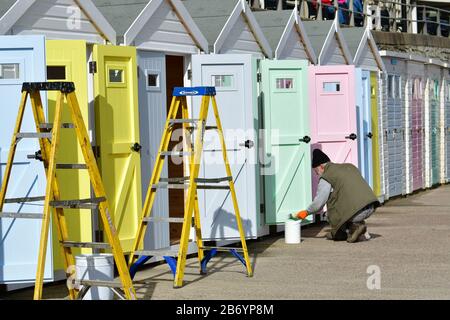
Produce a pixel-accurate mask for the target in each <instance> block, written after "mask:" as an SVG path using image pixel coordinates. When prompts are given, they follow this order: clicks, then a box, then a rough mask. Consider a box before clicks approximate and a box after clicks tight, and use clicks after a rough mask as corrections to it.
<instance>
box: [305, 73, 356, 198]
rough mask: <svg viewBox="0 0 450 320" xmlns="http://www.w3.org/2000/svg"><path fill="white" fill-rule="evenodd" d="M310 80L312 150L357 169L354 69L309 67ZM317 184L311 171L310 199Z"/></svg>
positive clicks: (314, 192)
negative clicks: (311, 189)
mask: <svg viewBox="0 0 450 320" xmlns="http://www.w3.org/2000/svg"><path fill="white" fill-rule="evenodd" d="M309 77H310V84H311V85H310V87H309V88H310V97H311V99H310V111H311V135H312V137H311V138H312V148H313V149H321V150H322V151H324V152H325V153H326V154H327V155H328V156H329V157H330V159H331V161H332V162H335V163H352V164H354V165H355V166H356V167H358V140H357V139H358V136H357V122H356V121H357V117H356V102H355V88H356V85H355V69H354V67H352V66H327V67H310V74H309ZM317 183H318V177H317V176H316V174H315V173H314V172H313V196H315V194H316V190H317Z"/></svg>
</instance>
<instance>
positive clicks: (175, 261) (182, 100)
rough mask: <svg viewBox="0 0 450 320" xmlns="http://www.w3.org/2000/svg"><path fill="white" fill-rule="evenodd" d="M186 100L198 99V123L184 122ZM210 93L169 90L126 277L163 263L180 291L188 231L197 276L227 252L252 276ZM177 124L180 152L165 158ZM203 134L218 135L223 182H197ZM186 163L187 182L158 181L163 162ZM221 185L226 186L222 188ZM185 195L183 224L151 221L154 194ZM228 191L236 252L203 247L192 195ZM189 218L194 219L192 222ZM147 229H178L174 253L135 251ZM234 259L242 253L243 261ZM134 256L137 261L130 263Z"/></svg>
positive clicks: (210, 90)
mask: <svg viewBox="0 0 450 320" xmlns="http://www.w3.org/2000/svg"><path fill="white" fill-rule="evenodd" d="M188 96H201V97H203V98H202V104H201V108H200V114H199V118H198V119H190V118H189V111H188V104H187V97H188ZM215 96H216V89H215V88H213V87H197V88H175V89H174V93H173V100H172V105H171V107H170V110H169V115H168V118H167V122H166V126H165V130H164V134H163V137H162V141H161V145H160V149H159V154H158V158H157V160H156V163H155V167H154V169H153V174H152V178H151V181H150V187H149V190H148V193H147V197H146V201H145V203H144V209H143V218H142V221H141V223H140V225H139V229H138V234H137V236H136V240H135V244H134V248H133V251H132V254H131V255H130V259H129V266H130V268H131V269H130V271H131V276H132V277H134V275H135V274H136V272H137V269H138V267H139V266H140V265H142V264H144V263H145V262H147V261H148V260H149V259H150V258H151V257H155V256H156V257H163V258H164V259H165V260H166V261H167V263H168V264H169V266H170V268H171V270H172V272H173V274H174V275H175V280H174V287H175V288H180V287H182V286H183V279H184V269H185V266H186V257H187V251H188V244H189V235H190V230H191V225H192V226H193V227H194V228H195V234H196V243H197V247H198V259H199V262H200V267H201V273H202V274H205V273H206V265H207V264H208V262H209V260H210V259H211V258H212V257H213V256H214V255H215V254H216V253H217V252H218V251H230V252H231V253H232V254H233V255H234V256H235V257H236V258H238V259H239V261H241V262H242V264H243V265H244V266H245V267H246V271H247V275H248V276H249V277H251V276H252V275H253V272H252V268H251V265H250V260H249V254H248V249H247V243H246V240H245V232H244V227H243V224H242V220H241V215H240V211H239V206H238V203H237V197H236V190H235V186H234V181H233V177H232V172H231V168H230V164H229V161H228V156H227V152H226V150H227V149H226V144H225V138H224V133H223V128H222V124H221V121H220V117H219V109H218V106H217V103H216V98H215ZM211 103H212V107H213V112H214V117H215V120H216V126H214V127H212V126H207V125H206V122H207V119H208V112H209V108H210V104H211ZM180 108H181V110H182V114H183V119H177V114H178V111H179V110H180ZM177 124H181V125H183V138H184V145H185V152H171V151H170V150H167V149H168V148H169V143H170V141H171V138H172V135H173V134H174V131H175V126H176V125H177ZM206 130H217V132H218V134H219V139H220V144H221V147H222V152H223V161H224V166H225V169H226V174H227V177H224V178H217V179H199V174H200V163H201V160H202V154H203V143H204V135H205V131H206ZM192 133H195V138H194V139H195V143H194V145H193V146H192V143H191V139H190V137H191V134H192ZM171 156H176V157H179V156H181V157H188V159H189V166H188V167H189V173H190V176H189V177H179V178H161V174H162V170H163V167H164V162H165V160H166V159H167V158H168V157H171ZM224 183H226V184H224ZM164 188H165V189H186V190H187V197H186V199H187V200H186V203H185V210H184V218H181V219H180V218H159V217H158V218H157V217H155V218H152V217H151V212H152V208H153V204H154V201H155V197H156V192H157V190H158V189H164ZM202 189H203V190H211V189H220V190H229V192H230V195H231V197H232V200H233V206H234V210H235V215H236V221H237V227H238V230H239V235H240V240H241V248H234V247H229V248H225V247H207V246H204V244H203V241H202V233H201V227H200V225H201V223H200V212H199V205H198V196H197V190H202ZM193 218H194V219H193ZM149 223H182V224H183V228H182V233H181V242H180V249H179V251H174V250H172V249H171V248H166V249H160V250H151V251H138V250H139V248H140V246H141V245H142V242H143V240H144V236H145V233H146V230H147V227H148V224H149ZM240 253H243V257H242V255H241V254H240ZM137 256H140V258H139V259H136V257H137Z"/></svg>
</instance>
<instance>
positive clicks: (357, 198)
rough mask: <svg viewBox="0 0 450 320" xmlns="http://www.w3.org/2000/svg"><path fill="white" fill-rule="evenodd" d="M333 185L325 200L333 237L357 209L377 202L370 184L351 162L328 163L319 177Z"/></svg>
mask: <svg viewBox="0 0 450 320" xmlns="http://www.w3.org/2000/svg"><path fill="white" fill-rule="evenodd" d="M321 178H322V179H324V180H326V181H328V183H329V184H331V186H332V187H333V192H332V193H331V195H330V197H329V199H328V202H327V211H328V220H329V222H330V225H331V228H332V229H331V232H332V234H333V237H334V236H335V235H336V232H337V231H338V230H339V229H340V228H341V227H342V226H343V225H344V224H345V223H346V222H347V221H349V220H350V219H351V218H353V217H354V216H355V215H356V214H357V213H358V212H359V211H361V210H362V209H364V208H365V207H367V206H369V205H372V204H374V205H375V206H379V204H380V203H379V202H378V199H377V197H376V196H375V194H374V193H373V191H372V189H371V188H370V186H369V185H368V184H367V182H366V181H365V180H364V179H363V177H362V176H361V173H360V172H359V170H358V168H356V167H355V166H354V165H352V164H335V163H329V164H327V165H326V166H325V171H324V173H323V175H322V177H321Z"/></svg>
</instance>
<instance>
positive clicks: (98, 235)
mask: <svg viewBox="0 0 450 320" xmlns="http://www.w3.org/2000/svg"><path fill="white" fill-rule="evenodd" d="M95 241H96V242H103V241H104V234H103V231H102V230H95Z"/></svg>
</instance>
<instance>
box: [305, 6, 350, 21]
mask: <svg viewBox="0 0 450 320" xmlns="http://www.w3.org/2000/svg"><path fill="white" fill-rule="evenodd" d="M312 4H313V7H314V8H315V9H316V11H317V10H318V9H319V4H318V2H317V1H313V2H312ZM338 5H339V8H344V9H348V3H347V0H338ZM335 11H336V9H335V7H334V0H322V17H323V18H324V19H325V20H332V19H334V17H335V14H336V13H335ZM339 23H341V24H348V12H347V11H344V10H339Z"/></svg>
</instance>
